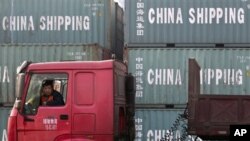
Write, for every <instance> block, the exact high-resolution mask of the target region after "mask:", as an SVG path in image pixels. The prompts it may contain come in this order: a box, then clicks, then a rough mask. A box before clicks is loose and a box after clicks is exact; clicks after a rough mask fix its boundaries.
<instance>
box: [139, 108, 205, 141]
mask: <svg viewBox="0 0 250 141" xmlns="http://www.w3.org/2000/svg"><path fill="white" fill-rule="evenodd" d="M183 112H184V109H151V108H149V109H136V113H135V128H136V137H135V141H160V140H161V139H163V138H164V137H165V139H166V138H168V140H167V139H166V140H165V141H184V139H185V141H194V140H195V138H196V136H190V135H188V134H187V130H186V128H187V120H186V119H184V118H181V115H182V114H183ZM197 141H202V140H201V139H200V138H197Z"/></svg>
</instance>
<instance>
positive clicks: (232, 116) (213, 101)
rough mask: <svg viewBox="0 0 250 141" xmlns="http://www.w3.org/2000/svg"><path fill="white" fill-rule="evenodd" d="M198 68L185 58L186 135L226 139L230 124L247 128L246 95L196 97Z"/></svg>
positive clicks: (248, 104)
mask: <svg viewBox="0 0 250 141" xmlns="http://www.w3.org/2000/svg"><path fill="white" fill-rule="evenodd" d="M199 74H200V66H199V65H198V63H197V62H196V60H195V59H189V79H188V81H189V82H188V133H189V134H190V135H197V136H199V137H200V138H202V139H205V140H208V139H209V140H219V139H222V140H228V139H229V137H230V125H249V123H250V108H249V107H250V96H249V95H239V94H238V95H237V94H232V95H225V94H219V95H218V94H217V95H215V94H200V75H199Z"/></svg>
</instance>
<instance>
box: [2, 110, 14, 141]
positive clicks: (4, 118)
mask: <svg viewBox="0 0 250 141" xmlns="http://www.w3.org/2000/svg"><path fill="white" fill-rule="evenodd" d="M10 110H11V108H10V107H0V140H1V141H8V140H7V122H8V116H9V113H10Z"/></svg>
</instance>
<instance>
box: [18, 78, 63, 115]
mask: <svg viewBox="0 0 250 141" xmlns="http://www.w3.org/2000/svg"><path fill="white" fill-rule="evenodd" d="M50 83H51V84H52V85H51V89H52V91H53V93H56V94H60V95H57V97H58V96H59V97H61V98H62V99H63V100H62V101H61V103H63V104H61V105H60V106H63V105H64V104H65V103H66V95H67V83H68V75H67V74H63V73H62V74H58V73H56V74H53V73H51V74H48V73H46V74H32V75H31V79H30V82H29V87H28V92H27V95H26V98H25V105H24V108H23V113H24V114H27V115H35V114H36V112H37V109H38V107H39V106H46V105H45V104H46V103H44V102H42V98H43V96H44V95H45V94H44V87H47V86H46V85H50ZM53 95H54V94H53ZM48 98H49V97H48ZM52 99H53V98H52ZM47 101H48V100H47ZM47 101H46V102H47ZM56 102H57V101H56ZM47 105H48V106H59V105H56V104H53V103H52V102H50V101H48V102H47Z"/></svg>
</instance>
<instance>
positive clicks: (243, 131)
mask: <svg viewBox="0 0 250 141" xmlns="http://www.w3.org/2000/svg"><path fill="white" fill-rule="evenodd" d="M246 133H247V130H246V129H241V130H240V129H236V130H235V132H234V136H244V134H246Z"/></svg>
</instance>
